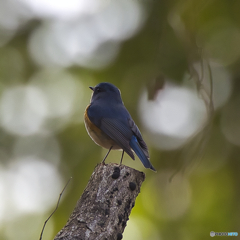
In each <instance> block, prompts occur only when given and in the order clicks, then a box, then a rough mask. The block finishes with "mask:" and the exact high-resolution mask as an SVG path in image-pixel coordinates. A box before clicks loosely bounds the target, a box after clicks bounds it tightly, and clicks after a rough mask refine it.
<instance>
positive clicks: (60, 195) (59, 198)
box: [39, 177, 72, 240]
mask: <svg viewBox="0 0 240 240" xmlns="http://www.w3.org/2000/svg"><path fill="white" fill-rule="evenodd" d="M71 180H72V177H70V178H69V179H68V181H67V183H66V185H65V186H64V188H63V190H62V191H61V193H60V194H59V197H58V201H57V205H56V207H55V209H54V210H53V212H52V213H51V214H50V216H49V217H48V218H47V220H46V221H45V222H44V224H43V228H42V231H41V234H40V238H39V240H42V235H43V231H44V229H45V226H46V224H47V222H48V220H49V219H50V218H51V217H52V215H53V214H54V213H55V212H56V211H57V209H58V206H59V203H60V200H61V197H62V194H63V192H64V191H65V189H66V187H67V186H68V184H69V182H70V181H71Z"/></svg>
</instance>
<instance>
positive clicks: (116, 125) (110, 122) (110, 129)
mask: <svg viewBox="0 0 240 240" xmlns="http://www.w3.org/2000/svg"><path fill="white" fill-rule="evenodd" d="M100 128H101V130H102V131H104V132H105V133H106V134H107V135H108V136H109V137H110V138H112V139H113V140H114V141H115V142H116V143H117V144H118V145H119V146H120V147H121V148H122V149H123V150H124V151H125V152H126V153H127V154H128V155H129V156H130V157H131V158H132V159H135V158H134V154H133V152H132V150H131V147H130V145H129V142H130V140H131V137H132V135H133V132H132V130H131V128H129V126H128V125H127V124H125V123H124V122H123V121H120V120H118V119H115V118H102V120H101V126H100Z"/></svg>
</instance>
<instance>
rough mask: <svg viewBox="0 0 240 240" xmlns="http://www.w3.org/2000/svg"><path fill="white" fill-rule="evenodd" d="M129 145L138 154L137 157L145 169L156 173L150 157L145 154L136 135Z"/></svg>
mask: <svg viewBox="0 0 240 240" xmlns="http://www.w3.org/2000/svg"><path fill="white" fill-rule="evenodd" d="M129 145H130V147H131V148H132V149H133V151H134V152H135V153H136V154H137V156H138V157H139V159H140V160H141V162H142V163H143V165H144V167H145V168H150V169H152V170H153V171H155V172H156V170H155V168H154V167H153V165H152V164H151V162H150V161H149V159H148V157H147V156H146V155H145V154H144V152H143V150H142V148H141V146H140V144H139V142H138V140H137V138H136V137H135V136H134V135H133V136H132V138H131V141H130V143H129Z"/></svg>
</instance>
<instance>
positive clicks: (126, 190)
mask: <svg viewBox="0 0 240 240" xmlns="http://www.w3.org/2000/svg"><path fill="white" fill-rule="evenodd" d="M144 179H145V175H144V173H143V172H139V171H137V170H135V169H132V168H129V167H127V166H124V165H116V164H106V165H105V164H99V165H97V166H96V168H95V170H94V172H93V174H92V176H91V178H90V180H89V182H88V185H87V187H86V189H85V190H84V192H83V194H82V196H81V198H80V199H79V200H78V202H77V205H76V207H75V209H74V210H73V213H72V214H71V216H70V218H69V219H68V222H67V224H66V225H65V226H64V227H63V229H62V230H61V231H60V232H59V233H58V234H57V236H56V237H55V238H54V240H85V239H88V240H101V239H104V240H120V239H122V233H123V231H124V229H125V227H126V224H127V221H128V219H129V215H130V213H131V210H132V208H133V207H134V204H135V199H136V197H137V195H138V194H139V192H140V187H141V184H142V182H143V181H144Z"/></svg>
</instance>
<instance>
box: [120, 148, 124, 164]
mask: <svg viewBox="0 0 240 240" xmlns="http://www.w3.org/2000/svg"><path fill="white" fill-rule="evenodd" d="M123 155H124V150H123V152H122V157H121V161H120V165H122V160H123Z"/></svg>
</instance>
